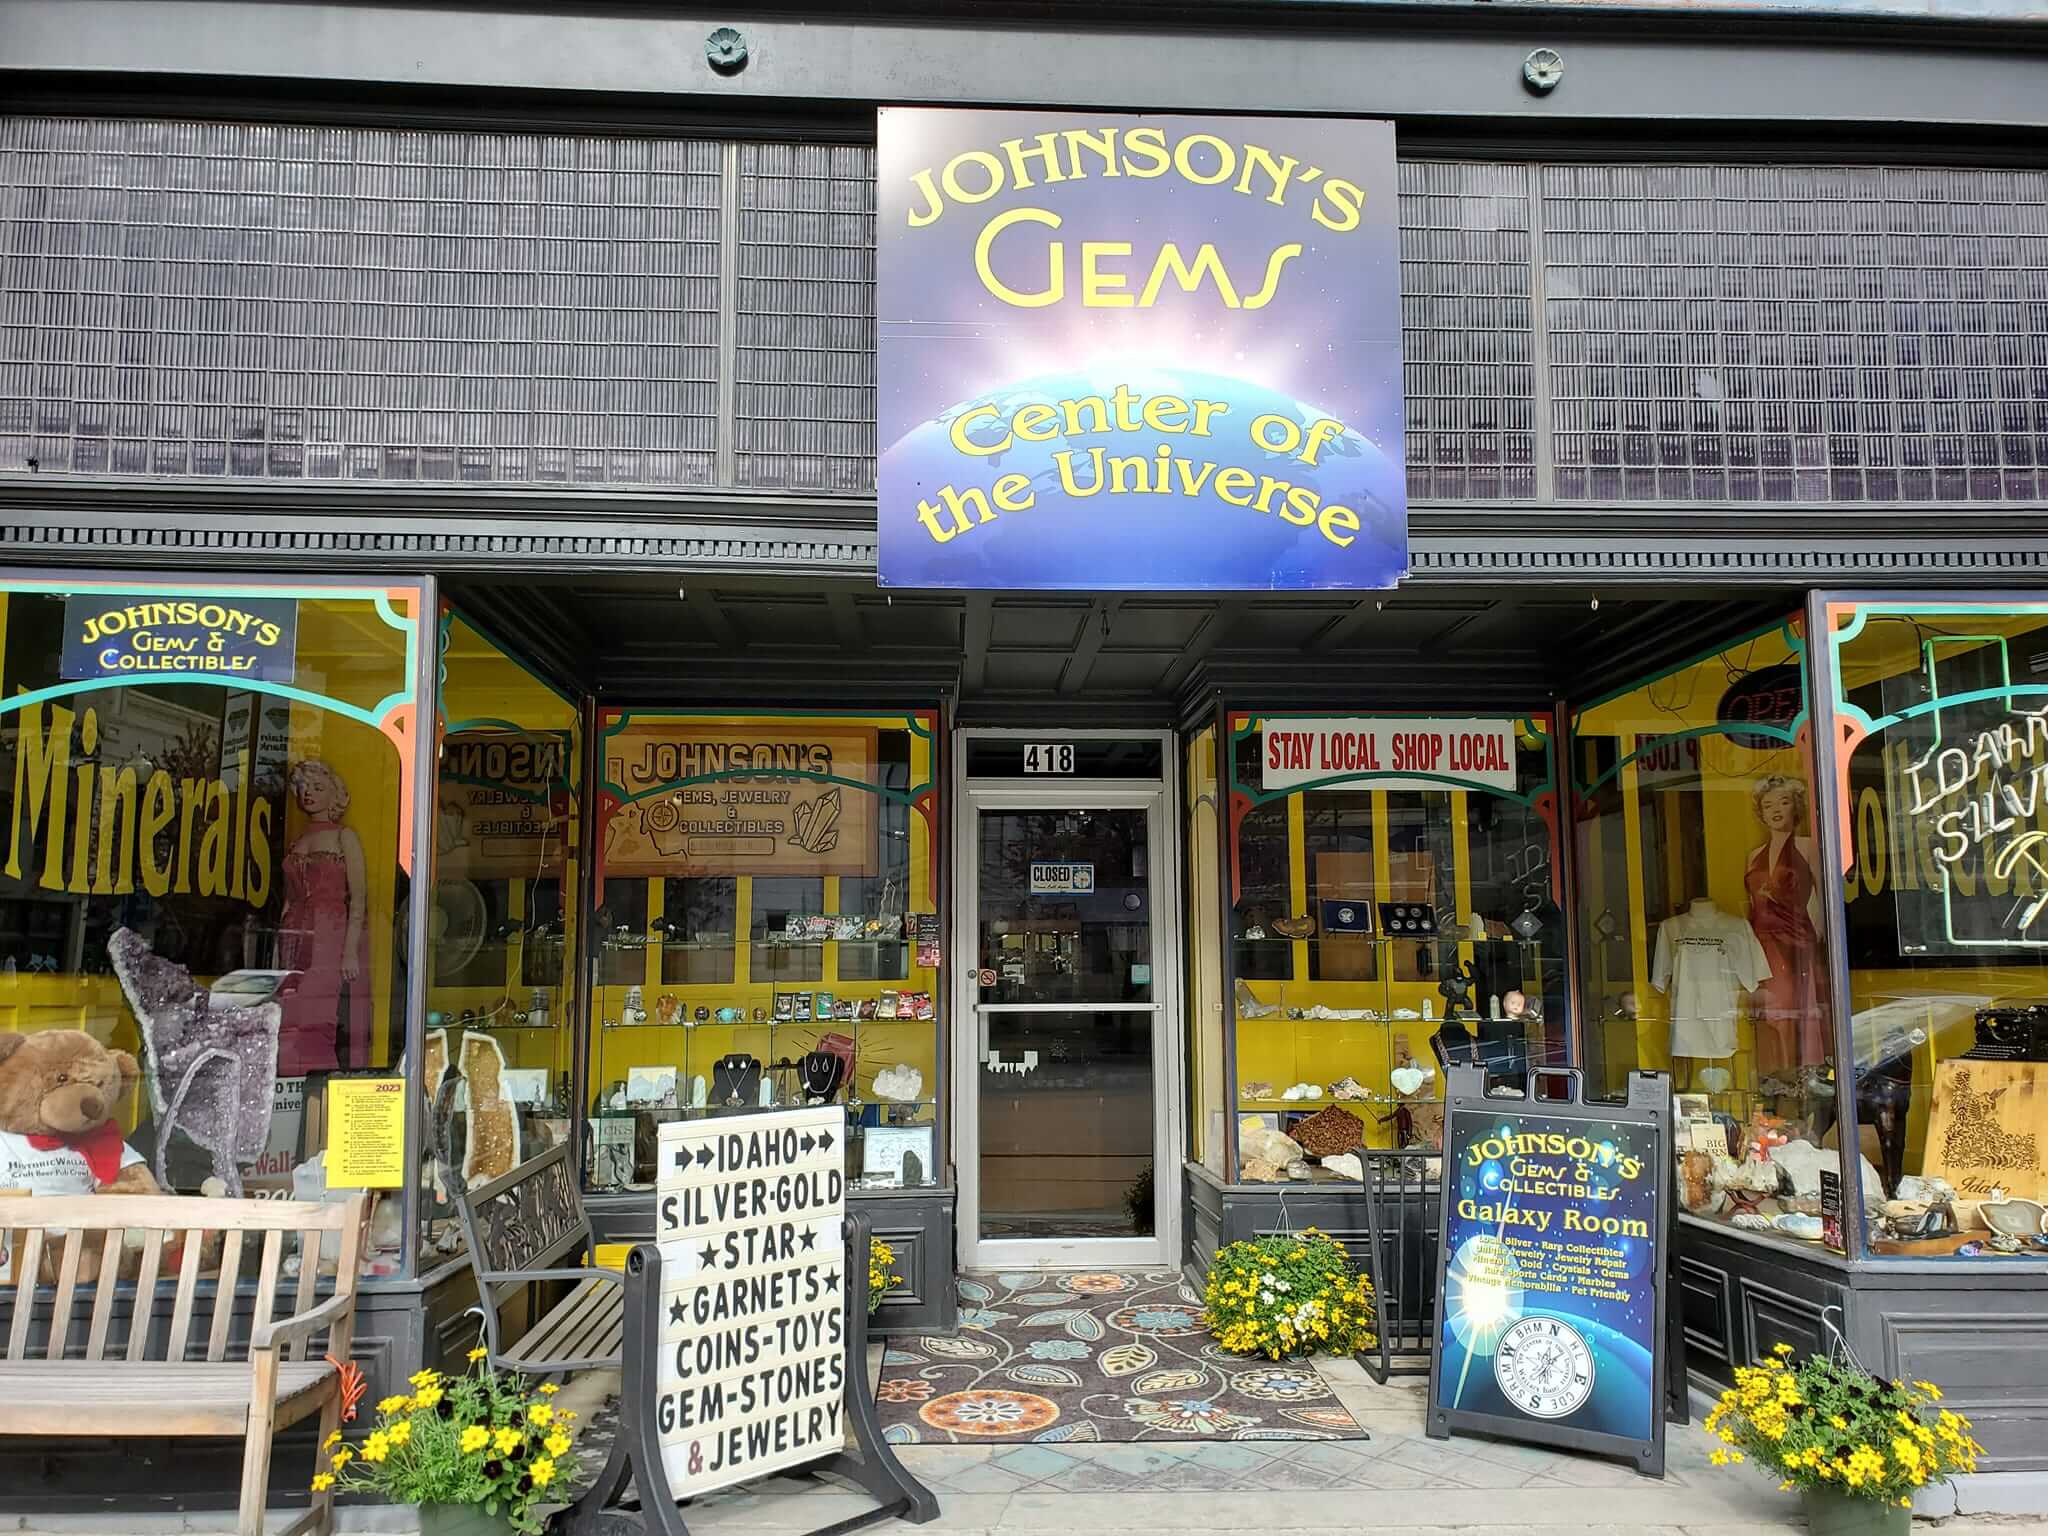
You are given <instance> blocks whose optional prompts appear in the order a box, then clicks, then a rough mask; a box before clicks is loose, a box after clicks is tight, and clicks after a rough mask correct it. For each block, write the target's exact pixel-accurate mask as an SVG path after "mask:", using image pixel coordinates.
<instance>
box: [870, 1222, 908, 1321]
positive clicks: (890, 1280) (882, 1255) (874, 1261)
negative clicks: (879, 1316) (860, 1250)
mask: <svg viewBox="0 0 2048 1536" xmlns="http://www.w3.org/2000/svg"><path fill="white" fill-rule="evenodd" d="M902 1283H903V1277H902V1276H901V1275H899V1274H897V1273H896V1250H895V1249H894V1248H891V1247H890V1246H889V1245H888V1244H887V1243H885V1242H883V1241H882V1240H881V1239H880V1238H879V1237H871V1238H869V1239H868V1314H869V1315H870V1316H873V1315H874V1312H875V1309H876V1308H877V1307H879V1306H881V1304H882V1298H883V1297H884V1296H886V1295H888V1294H889V1288H890V1287H891V1286H895V1285H901V1284H902Z"/></svg>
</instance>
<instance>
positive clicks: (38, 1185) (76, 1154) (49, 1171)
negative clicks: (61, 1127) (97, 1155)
mask: <svg viewBox="0 0 2048 1536" xmlns="http://www.w3.org/2000/svg"><path fill="white" fill-rule="evenodd" d="M141 1161H142V1154H141V1153H140V1152H138V1151H136V1150H135V1149H134V1148H133V1147H131V1146H128V1145H126V1144H125V1143H124V1144H123V1145H122V1147H121V1166H122V1167H123V1168H133V1167H134V1166H135V1165H136V1164H137V1163H139V1162H141ZM98 1188H99V1185H98V1184H97V1183H96V1182H94V1180H93V1176H92V1169H91V1167H90V1166H89V1165H88V1164H87V1163H86V1160H85V1154H84V1153H83V1152H80V1151H77V1150H75V1149H74V1148H71V1147H51V1148H50V1149H49V1150H48V1151H44V1150H43V1149H42V1148H40V1147H32V1146H30V1145H29V1144H28V1138H27V1137H26V1136H23V1135H21V1134H20V1133H19V1132H16V1131H0V1189H25V1190H27V1191H28V1192H29V1193H30V1194H34V1195H89V1194H91V1193H92V1192H93V1191H94V1190H95V1189H98Z"/></svg>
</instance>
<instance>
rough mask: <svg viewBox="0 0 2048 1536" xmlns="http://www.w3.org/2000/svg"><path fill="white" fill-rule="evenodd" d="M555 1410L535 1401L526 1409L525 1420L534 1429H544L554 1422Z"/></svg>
mask: <svg viewBox="0 0 2048 1536" xmlns="http://www.w3.org/2000/svg"><path fill="white" fill-rule="evenodd" d="M554 1418H555V1410H554V1409H552V1408H550V1407H549V1406H548V1405H547V1404H546V1403H535V1404H534V1405H533V1406H532V1407H530V1408H528V1409H527V1410H526V1422H527V1423H529V1424H531V1425H532V1426H533V1427H534V1428H535V1429H546V1428H547V1427H548V1425H549V1424H551V1423H553V1422H554Z"/></svg>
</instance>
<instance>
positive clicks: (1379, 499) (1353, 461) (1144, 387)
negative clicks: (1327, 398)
mask: <svg viewBox="0 0 2048 1536" xmlns="http://www.w3.org/2000/svg"><path fill="white" fill-rule="evenodd" d="M1120 389H1121V390H1122V391H1123V395H1124V399H1125V400H1126V401H1127V402H1129V403H1128V404H1127V405H1126V406H1125V407H1124V412H1125V415H1126V417H1127V418H1128V419H1131V420H1134V421H1136V422H1137V423H1138V425H1137V427H1136V429H1135V430H1129V431H1126V430H1116V429H1115V428H1116V422H1117V419H1118V403H1117V396H1118V391H1119V390H1120ZM1165 397H1172V398H1174V399H1176V400H1179V401H1183V402H1186V405H1185V407H1183V408H1182V409H1181V410H1178V411H1175V410H1173V409H1171V408H1162V409H1158V410H1155V411H1154V413H1153V418H1152V419H1153V421H1154V422H1156V423H1158V425H1149V424H1147V422H1146V419H1145V402H1146V401H1147V400H1150V399H1160V400H1162V401H1163V400H1164V398H1165ZM1091 400H1099V401H1102V402H1104V407H1103V409H1106V411H1107V414H1108V419H1109V423H1110V426H1111V428H1112V430H1107V431H1104V430H1096V424H1097V422H1098V421H1100V420H1101V416H1100V415H1099V414H1098V408H1097V407H1093V406H1089V405H1086V404H1085V403H1082V404H1069V402H1088V401H1091ZM1196 402H1210V403H1211V404H1212V405H1213V406H1214V407H1216V409H1212V410H1209V411H1207V412H1205V413H1201V414H1200V415H1198V412H1197V407H1196ZM1032 405H1039V406H1044V407H1047V408H1049V409H1050V410H1051V411H1052V413H1053V414H1052V415H1051V416H1050V417H1046V418H1042V419H1044V420H1045V421H1047V422H1049V424H1050V425H1049V426H1044V427H1041V426H1039V425H1038V423H1037V422H1036V421H1034V420H1033V419H1032V418H1027V419H1026V422H1025V423H1024V426H1025V429H1026V430H1027V431H1034V432H1044V431H1050V432H1051V433H1052V434H1053V435H1051V436H1049V437H1046V438H1045V439H1044V440H1043V441H1027V440H1025V439H1024V438H1023V437H1020V436H1019V435H1018V421H1017V413H1018V412H1019V411H1021V410H1023V409H1024V408H1025V407H1027V406H1032ZM1203 415H1205V416H1206V424H1207V426H1208V428H1209V432H1208V434H1207V435H1206V436H1205V435H1200V434H1198V433H1197V432H1196V431H1194V430H1192V428H1194V427H1195V426H1196V425H1197V424H1198V422H1199V421H1200V420H1201V419H1202V416H1203ZM1262 417H1275V418H1279V419H1280V420H1279V421H1276V422H1272V423H1269V424H1268V425H1267V426H1266V427H1265V429H1264V430H1265V432H1266V434H1267V436H1268V438H1269V439H1270V440H1271V441H1273V442H1277V443H1283V444H1284V443H1287V442H1289V441H1291V440H1295V439H1297V438H1298V439H1299V440H1300V442H1301V444H1302V445H1303V446H1297V447H1295V448H1293V449H1292V451H1286V452H1283V451H1278V450H1274V449H1268V448H1265V447H1262V446H1261V445H1260V443H1259V442H1258V441H1257V440H1256V439H1255V438H1254V436H1253V427H1254V424H1255V423H1257V422H1259V421H1260V419H1261V418H1262ZM1328 418H1329V413H1328V412H1326V411H1323V410H1320V409H1318V408H1317V407H1316V406H1314V405H1313V404H1310V403H1309V402H1306V401H1302V400H1297V399H1294V398H1293V397H1291V396H1289V395H1286V394H1283V393H1281V392H1279V391H1277V390H1273V389H1269V388H1266V387H1265V386H1263V385H1259V384H1254V383H1250V382H1248V381H1246V380H1244V379H1237V378H1230V377H1226V376H1224V375H1221V374H1214V373H1204V372H1198V371H1195V370H1191V369H1180V368H1115V367H1111V366H1100V365H1099V366H1095V367H1091V368H1089V369H1087V370H1083V371H1077V372H1074V373H1062V374H1048V375H1044V376H1042V377H1039V378H1033V379H1026V380H1022V381H1020V382H1017V383H1015V384H1011V385H1008V386H1006V387H1004V388H1002V389H998V390H992V391H990V392H988V393H985V394H981V395H976V396H974V397H972V398H970V399H966V400H961V401H959V402H957V403H955V404H954V405H952V406H949V407H948V408H947V409H946V410H944V411H942V412H941V413H940V414H939V415H937V416H936V417H934V418H933V419H932V420H930V421H927V422H925V423H923V424H922V425H920V426H918V427H915V428H913V429H912V430H911V431H909V432H907V433H905V434H904V435H903V436H902V437H901V438H899V439H898V440H897V441H896V442H895V443H894V444H893V445H891V446H890V447H889V448H888V449H887V451H886V452H885V453H884V454H883V456H882V465H881V484H882V487H883V496H884V500H883V502H882V508H881V516H882V519H883V548H884V555H883V579H884V581H885V582H886V583H887V584H889V585H891V586H918V585H933V586H950V585H966V586H989V587H1012V588H1017V587H1036V588H1065V587H1075V586H1090V585H1100V584H1102V583H1101V580H1098V578H1103V579H1106V577H1107V573H1115V585H1117V586H1119V587H1125V588H1133V587H1135V588H1145V587H1152V588H1167V589H1175V588H1201V587H1208V586H1228V587H1274V588H1287V587H1334V586H1366V587H1370V586H1381V585H1390V584H1391V583H1392V582H1393V581H1394V579H1395V578H1396V577H1398V576H1399V575H1400V574H1401V573H1402V571H1403V570H1404V568H1405V566H1406V563H1407V561H1406V526H1405V518H1404V514H1403V507H1404V504H1405V503H1404V496H1403V470H1402V468H1401V466H1400V465H1399V464H1398V463H1396V462H1395V461H1394V460H1392V459H1390V458H1389V457H1388V456H1387V455H1386V454H1384V453H1382V452H1381V451H1380V449H1379V448H1377V447H1376V446H1375V445H1374V444H1372V443H1371V442H1369V441H1368V440H1367V439H1366V438H1364V437H1362V436H1360V435H1359V433H1358V432H1357V431H1356V430H1354V429H1353V428H1352V427H1351V426H1349V425H1348V424H1345V425H1341V426H1339V427H1335V428H1326V429H1324V432H1325V433H1326V434H1328V435H1327V436H1325V437H1324V438H1323V439H1322V440H1321V441H1320V445H1319V449H1318V451H1317V454H1316V462H1315V463H1314V464H1307V463H1303V462H1302V454H1303V453H1304V451H1305V444H1306V442H1307V440H1308V435H1309V433H1310V431H1311V429H1312V428H1313V427H1314V424H1315V423H1317V422H1320V421H1324V420H1326V419H1328ZM1285 423H1292V427H1291V428H1290V427H1289V426H1287V425H1285ZM956 424H957V428H956ZM956 435H957V436H958V437H960V438H962V439H964V440H965V441H966V442H967V443H969V444H971V445H973V446H974V447H975V448H977V449H979V450H981V452H979V453H977V454H969V453H966V452H963V451H962V450H961V449H960V448H959V447H957V446H956V445H955V441H954V439H955V437H956ZM1162 449H1164V450H1165V453H1164V456H1163V457H1162V453H1161V450H1162ZM1111 459H1126V460H1130V459H1136V460H1141V461H1143V462H1142V463H1141V464H1138V465H1126V466H1125V467H1124V470H1123V474H1124V480H1123V485H1124V487H1125V489H1123V490H1122V491H1121V492H1115V491H1113V487H1114V486H1115V485H1116V483H1117V482H1116V481H1115V479H1114V477H1113V472H1112V467H1111V465H1110V464H1109V463H1108V461H1109V460H1111ZM1232 466H1236V467H1238V468H1241V469H1243V470H1245V471H1249V472H1250V474H1251V476H1252V477H1253V482H1252V484H1251V485H1250V486H1249V487H1243V486H1233V487H1232V488H1231V491H1232V495H1234V496H1236V497H1237V498H1238V499H1239V500H1247V501H1252V502H1256V501H1257V500H1258V499H1259V498H1260V497H1261V496H1263V498H1264V500H1265V503H1266V506H1267V509H1268V510H1266V511H1263V512H1262V511H1260V510H1258V509H1257V507H1256V505H1245V506H1240V505H1235V504H1233V503H1232V502H1231V501H1230V500H1226V499H1225V498H1224V497H1222V496H1220V495H1218V494H1217V489H1216V476H1217V475H1218V474H1219V473H1220V472H1221V471H1222V470H1223V469H1225V468H1227V467H1232ZM1005 475H1021V476H1023V477H1024V478H1025V480H1026V481H1027V482H1028V483H1029V489H1030V494H1031V496H1032V498H1033V500H1032V505H1031V506H1030V507H1029V508H1027V509H1026V510H1023V511H1016V512H1005V511H1000V510H996V511H995V516H994V517H993V519H991V520H989V521H980V520H979V516H978V509H977V510H976V511H971V512H969V513H968V514H967V515H968V517H969V518H970V521H972V524H973V525H972V526H971V527H969V528H968V529H967V530H966V531H965V532H954V533H952V536H951V537H950V538H948V539H947V540H946V541H945V542H943V543H941V542H938V541H936V540H935V539H934V538H933V536H932V535H931V534H930V532H928V531H927V530H926V529H925V527H924V526H923V525H922V524H921V523H920V521H919V518H918V503H919V502H920V501H923V502H926V503H929V504H931V505H933V506H934V507H936V508H938V516H937V521H938V526H939V528H940V529H941V531H942V532H943V531H949V530H953V529H955V528H956V527H957V524H956V522H955V520H954V519H953V518H952V517H951V516H950V515H949V514H947V513H946V512H945V509H944V507H943V505H942V502H941V497H940V491H941V488H942V487H945V486H949V485H950V486H951V487H953V489H954V490H955V491H957V492H962V493H964V492H966V491H967V490H968V489H969V488H970V487H973V488H976V489H979V490H980V491H982V492H983V493H984V494H989V493H990V492H992V490H993V487H994V486H995V484H996V482H997V480H998V479H999V478H1000V477H1002V476H1005ZM1141 477H1142V483H1144V484H1145V486H1146V487H1147V488H1146V489H1144V490H1137V489H1134V488H1133V487H1135V486H1136V485H1138V484H1139V483H1141ZM1266 477H1271V479H1272V480H1275V481H1278V482H1281V483H1282V485H1283V486H1284V489H1279V490H1275V489H1272V488H1269V487H1267V486H1266V485H1265V483H1264V481H1265V478H1266ZM1162 484H1163V486H1164V490H1163V491H1162V490H1161V489H1160V487H1161V485H1162ZM1190 492H1192V493H1193V494H1190ZM1290 492H1292V493H1293V494H1292V496H1291V497H1290V495H1289V493H1290ZM1012 499H1013V500H1015V499H1020V498H1019V497H1017V496H1015V495H1013V496H1012ZM1332 506H1335V507H1342V508H1346V509H1348V510H1349V512H1351V513H1352V514H1355V516H1356V528H1355V531H1354V530H1353V528H1352V527H1351V526H1350V524H1349V521H1348V519H1332V520H1331V523H1330V526H1331V528H1332V530H1333V532H1334V533H1335V534H1336V536H1337V537H1338V538H1342V539H1346V540H1348V543H1345V544H1344V545H1342V546H1341V547H1340V545H1339V544H1338V543H1335V542H1333V541H1332V539H1331V538H1330V537H1326V536H1325V534H1324V533H1323V532H1322V531H1321V530H1320V527H1319V523H1320V521H1321V509H1323V508H1326V507H1332ZM1287 509H1291V513H1292V516H1293V517H1294V518H1295V519H1297V520H1296V521H1289V520H1288V517H1287V515H1286V513H1287ZM1304 517H1306V518H1308V519H1309V521H1307V523H1306V525H1305V526H1304V525H1303V524H1302V522H1300V521H1299V519H1302V518H1304Z"/></svg>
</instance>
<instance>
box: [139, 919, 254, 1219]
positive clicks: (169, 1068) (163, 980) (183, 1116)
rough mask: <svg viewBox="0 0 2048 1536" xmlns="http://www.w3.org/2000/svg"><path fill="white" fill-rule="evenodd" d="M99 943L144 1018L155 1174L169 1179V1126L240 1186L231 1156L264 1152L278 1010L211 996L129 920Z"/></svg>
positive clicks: (238, 1158)
mask: <svg viewBox="0 0 2048 1536" xmlns="http://www.w3.org/2000/svg"><path fill="white" fill-rule="evenodd" d="M107 953H108V957H109V958H110V959H111V960H112V961H113V962H114V974H115V975H116V976H118V977H119V978H120V980H121V990H122V991H123V992H125V993H126V994H127V995H128V1006H129V1007H130V1008H131V1009H133V1010H134V1012H135V1018H136V1021H137V1022H138V1023H139V1024H140V1025H141V1026H142V1044H143V1049H144V1052H145V1054H146V1056H147V1062H146V1071H145V1076H147V1078H148V1080H149V1096H150V1102H151V1103H152V1104H153V1105H154V1106H155V1109H156V1122H157V1123H156V1178H157V1182H158V1183H159V1184H161V1185H163V1186H164V1187H165V1188H166V1189H168V1188H170V1180H169V1178H168V1177H166V1175H165V1173H164V1154H165V1151H166V1149H167V1148H168V1147H169V1146H170V1141H171V1132H172V1131H173V1130H174V1129H175V1130H178V1131H181V1132H183V1133H184V1135H185V1138H186V1139H187V1140H188V1141H191V1142H193V1143H194V1144H195V1145H197V1146H199V1147H201V1148H203V1149H204V1150H205V1151H206V1152H207V1153H208V1154H209V1155H211V1157H212V1158H213V1171H214V1172H215V1173H216V1174H217V1175H219V1177H220V1179H221V1181H222V1182H223V1183H225V1184H226V1185H227V1187H228V1193H229V1194H230V1195H237V1196H238V1195H240V1194H241V1192H242V1175H241V1169H240V1168H239V1167H238V1166H237V1165H238V1164H240V1163H248V1162H254V1161H255V1160H256V1159H257V1158H258V1157H260V1156H262V1154H263V1147H264V1142H265V1140H266V1139H267V1138H268V1136H269V1134H270V1102H271V1095H272V1093H273V1091H274V1089H275V1087H276V1083H277V1027H278V1021H279V1019H280V1017H281V1016H282V1010H281V1009H280V1008H279V1007H278V1005H277V1004H275V1003H262V1004H259V1005H258V1006H256V1007H254V1008H237V1007H229V1006H223V1005H221V1004H217V1003H214V1002H213V1001H212V999H211V998H210V997H208V995H207V992H206V989H205V988H204V987H202V986H200V985H199V984H198V983H197V982H195V981H194V980H193V979H192V973H191V972H190V971H188V970H187V969H185V967H184V966H182V965H179V964H177V963H176V962H174V961H170V960H166V959H164V958H163V957H162V956H161V955H159V954H157V953H156V952H155V951H154V950H152V949H151V948H150V947H149V942H148V940H146V939H144V938H143V937H142V935H141V934H139V933H136V932H135V931H134V930H133V929H130V928H121V929H117V930H116V931H115V933H114V936H113V937H112V938H111V939H109V940H108V941H107Z"/></svg>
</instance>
